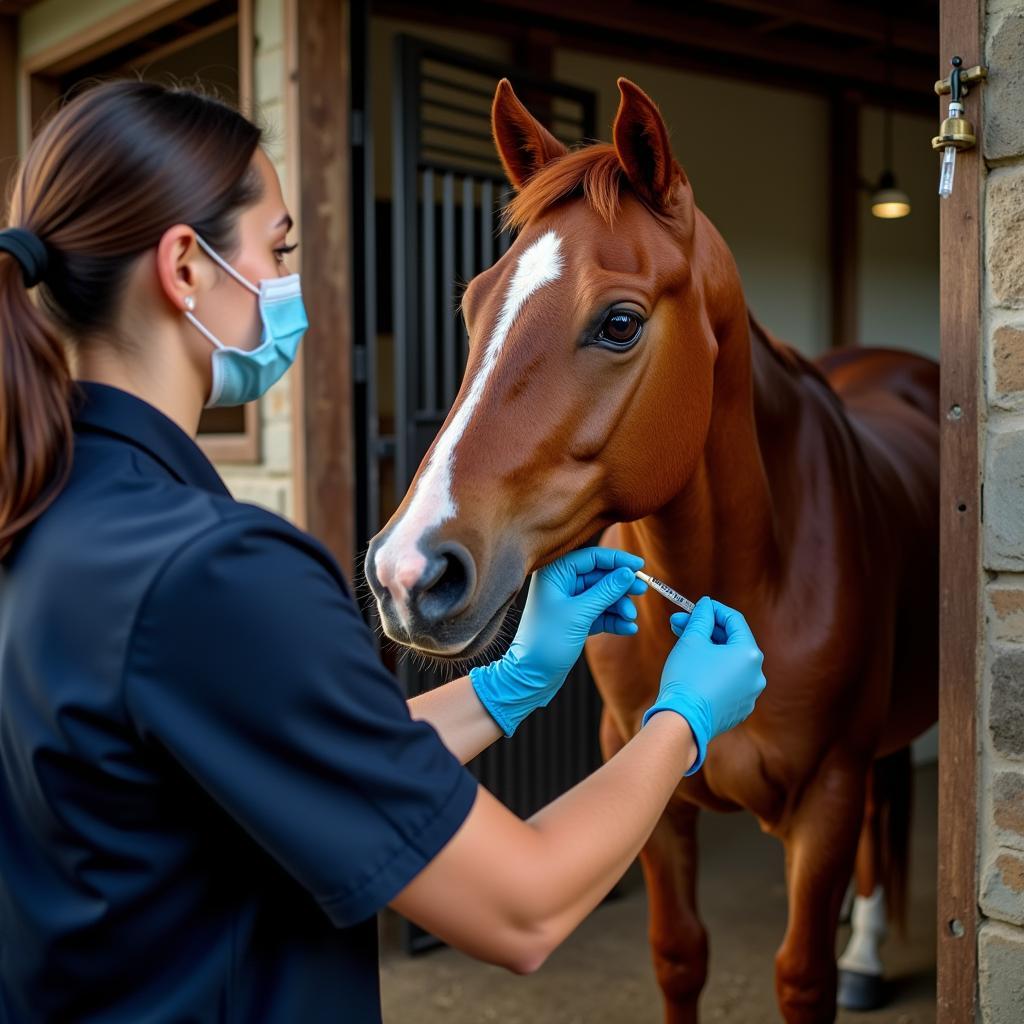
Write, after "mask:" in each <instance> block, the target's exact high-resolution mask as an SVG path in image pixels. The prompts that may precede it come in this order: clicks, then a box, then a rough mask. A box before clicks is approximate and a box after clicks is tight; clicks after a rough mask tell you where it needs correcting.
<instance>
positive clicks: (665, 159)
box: [612, 78, 687, 210]
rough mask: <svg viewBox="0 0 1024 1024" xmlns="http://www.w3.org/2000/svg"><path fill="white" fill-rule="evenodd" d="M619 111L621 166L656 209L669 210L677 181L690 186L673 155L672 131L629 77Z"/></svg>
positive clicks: (617, 144)
mask: <svg viewBox="0 0 1024 1024" xmlns="http://www.w3.org/2000/svg"><path fill="white" fill-rule="evenodd" d="M618 85H619V94H620V99H619V112H618V113H617V114H616V115H615V126H614V128H613V129H612V137H613V138H614V140H615V151H616V153H617V154H618V157H619V163H620V164H622V169H623V170H624V171H625V172H626V177H627V178H628V179H629V183H630V185H632V187H633V190H634V191H635V192H636V193H637V195H639V196H640V198H641V199H643V201H644V202H645V203H647V205H648V206H650V207H651V208H652V209H654V210H667V209H668V208H669V207H670V206H671V205H672V203H673V201H674V196H673V190H674V188H675V186H676V183H677V182H681V183H682V184H683V185H684V186H685V185H686V184H687V181H686V175H685V174H684V173H683V169H682V168H681V167H680V166H679V164H677V163H676V160H675V157H674V156H673V155H672V146H671V145H670V144H669V141H668V128H666V127H665V121H664V119H663V118H662V116H661V111H659V110H658V108H657V106H656V104H655V103H654V101H653V100H652V99H651V98H650V97H649V96H648V95H647V93H645V92H644V91H643V89H641V88H640V87H639V86H637V85H634V84H633V83H632V82H631V81H630V80H629V79H628V78H620V79H619V80H618Z"/></svg>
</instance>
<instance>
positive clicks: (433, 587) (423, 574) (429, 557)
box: [365, 532, 525, 659]
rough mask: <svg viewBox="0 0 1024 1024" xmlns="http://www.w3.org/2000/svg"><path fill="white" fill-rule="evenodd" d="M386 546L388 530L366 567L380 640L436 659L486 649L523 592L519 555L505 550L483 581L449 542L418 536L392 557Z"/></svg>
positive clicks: (463, 550)
mask: <svg viewBox="0 0 1024 1024" xmlns="http://www.w3.org/2000/svg"><path fill="white" fill-rule="evenodd" d="M386 542H387V532H385V533H381V534H378V535H377V536H376V537H374V539H373V541H372V542H371V543H370V547H369V550H368V551H367V554H366V563H365V572H366V581H367V583H368V584H369V586H370V590H371V591H372V593H373V596H374V597H375V598H376V600H377V609H378V612H379V614H380V619H381V623H382V625H383V627H384V632H385V634H386V635H387V636H388V637H389V638H390V639H392V640H394V641H395V642H396V643H400V644H402V645H404V646H406V647H412V648H414V649H415V650H417V651H419V652H420V653H423V654H428V655H431V656H432V657H436V658H452V659H463V658H472V657H474V656H475V655H477V654H479V653H480V652H482V651H483V650H485V649H486V648H487V647H488V645H489V644H490V643H491V642H492V641H493V640H494V638H495V637H496V636H497V635H498V633H499V631H500V629H501V625H502V622H503V621H504V619H505V615H506V613H507V612H508V609H509V607H510V606H511V604H512V602H513V601H514V600H515V598H516V595H517V594H518V593H519V590H520V589H521V588H522V585H523V580H524V578H525V566H524V562H523V559H522V557H521V556H520V555H518V554H517V553H516V552H515V551H514V550H513V549H512V548H511V547H509V548H507V549H505V550H504V551H503V552H502V553H501V555H500V556H499V557H498V558H497V559H496V560H495V561H496V563H497V564H494V565H492V566H491V568H490V570H489V571H488V572H487V573H486V575H482V574H481V573H480V571H479V569H478V566H477V560H476V559H475V558H474V556H473V554H472V553H471V552H470V550H469V549H468V548H467V547H466V546H465V545H463V544H461V543H460V542H458V541H456V540H453V539H450V538H449V539H438V540H437V541H436V542H433V541H430V540H427V539H426V538H423V537H421V538H420V540H419V541H418V543H417V544H416V545H415V547H414V548H412V549H411V550H404V551H397V552H396V551H394V550H390V549H389V548H388V546H387V543H386Z"/></svg>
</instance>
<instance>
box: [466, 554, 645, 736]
mask: <svg viewBox="0 0 1024 1024" xmlns="http://www.w3.org/2000/svg"><path fill="white" fill-rule="evenodd" d="M643 564H644V560H643V559H642V558H638V557H637V556H636V555H631V554H628V553H627V552H625V551H616V550H614V549H613V548H582V549H581V550H579V551H571V552H569V554H567V555H564V556H563V557H562V558H559V559H557V560H556V561H554V562H552V563H551V564H550V565H546V566H544V568H543V569H541V570H540V571H539V572H537V573H535V574H534V576H533V580H532V581H531V583H530V594H529V596H528V597H527V599H526V607H525V608H524V609H523V617H522V619H521V620H520V622H519V629H518V630H517V631H516V635H515V639H514V640H513V641H512V646H511V647H510V648H509V649H508V652H507V653H506V654H505V655H504V657H502V658H499V659H498V661H495V662H492V663H491V664H490V665H484V666H482V667H481V668H474V669H471V670H470V673H469V678H470V681H471V682H472V684H473V689H474V690H476V694H477V696H478V697H479V698H480V702H481V703H482V704H483V706H484V707H485V708H486V709H487V711H488V712H489V714H490V716H491V717H492V718H493V719H494V720H495V722H497V723H498V725H499V726H500V727H501V730H502V731H503V732H504V733H505V735H506V736H511V735H512V734H513V733H514V732H515V731H516V727H517V726H518V725H519V723H520V722H521V721H522V720H523V719H524V718H526V716H527V715H529V714H530V712H531V711H535V710H536V709H537V708H539V707H544V706H545V705H547V704H548V702H549V701H550V700H551V698H552V697H554V695H555V694H556V693H557V692H558V690H559V688H560V687H561V685H562V683H564V682H565V677H566V676H567V675H568V674H569V670H570V669H571V668H572V667H573V665H575V664H576V661H577V660H578V658H579V656H580V654H581V653H582V651H583V642H584V641H585V640H586V639H587V637H588V636H589V635H590V634H592V633H615V634H618V635H619V636H632V635H633V634H634V633H635V632H636V631H637V625H636V622H635V621H633V620H634V619H636V607H635V606H634V604H633V602H632V601H631V600H630V599H629V596H628V595H630V594H642V593H643V592H644V591H645V590H646V589H647V584H646V583H644V582H643V581H642V580H638V579H637V578H636V575H635V573H636V570H637V569H639V568H640V567H641V566H642V565H643Z"/></svg>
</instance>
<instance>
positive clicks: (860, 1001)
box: [836, 970, 885, 1011]
mask: <svg viewBox="0 0 1024 1024" xmlns="http://www.w3.org/2000/svg"><path fill="white" fill-rule="evenodd" d="M836 1002H837V1003H838V1004H839V1005H840V1006H841V1007H842V1008H843V1009H844V1010H855V1011H856V1010H877V1009H878V1007H880V1006H881V1005H882V1004H883V1003H884V1002H885V982H884V981H883V980H882V976H881V975H880V974H861V973H860V971H842V970H841V971H840V972H839V990H838V993H837V995H836Z"/></svg>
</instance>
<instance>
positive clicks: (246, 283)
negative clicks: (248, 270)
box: [196, 234, 260, 295]
mask: <svg viewBox="0 0 1024 1024" xmlns="http://www.w3.org/2000/svg"><path fill="white" fill-rule="evenodd" d="M196 241H197V242H198V243H199V248H200V249H202V250H203V252H205V253H206V255H207V256H209V257H210V259H211V260H213V262H214V263H216V264H217V265H218V266H219V267H220V268H221V269H222V270H223V271H225V272H226V273H228V274H230V275H231V276H232V277H233V278H234V279H235V280H236V281H237V282H238V283H239V284H240V285H242V287H243V288H248V289H249V291H251V292H252V293H253V295H259V293H260V290H259V288H257V287H256V286H255V285H254V284H253V283H252V282H251V281H248V280H246V278H244V277H242V275H241V274H240V273H239V272H238V271H237V270H235V268H234V267H233V266H231V264H230V263H228V262H227V260H225V259H223V258H222V257H221V256H219V255H218V254H217V253H216V252H214V251H213V249H212V248H211V247H210V246H209V245H208V244H207V243H206V241H205V240H204V239H203V237H202V235H200V234H196Z"/></svg>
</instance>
